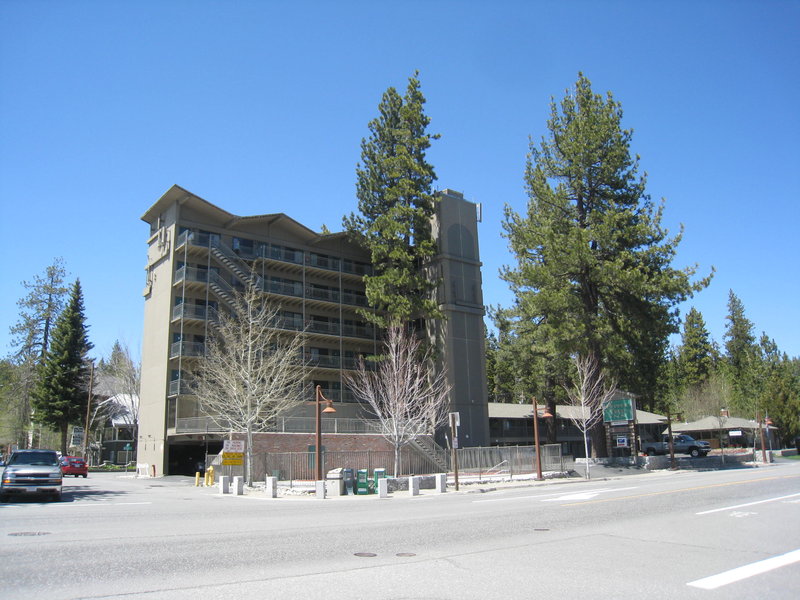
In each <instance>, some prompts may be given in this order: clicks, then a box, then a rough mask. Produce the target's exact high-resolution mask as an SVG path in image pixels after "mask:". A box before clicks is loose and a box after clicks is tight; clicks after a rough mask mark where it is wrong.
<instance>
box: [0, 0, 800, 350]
mask: <svg viewBox="0 0 800 600" xmlns="http://www.w3.org/2000/svg"><path fill="white" fill-rule="evenodd" d="M798 30H800V2H789V1H784V2H769V1H766V2H762V1H759V2H755V1H754V2H736V1H724V2H713V1H706V2H695V1H691V2H659V3H656V2H633V1H631V2H503V1H494V2H470V1H461V2H454V1H436V0H430V1H403V2H391V3H390V2H375V1H365V2H347V1H342V2H322V1H321V2H302V1H294V2H268V1H260V2H258V1H249V2H248V1H238V2H237V1H232V2H221V1H220V2H210V1H205V2H204V1H172V2H162V1H158V2H156V1H150V2H148V1H138V2H124V1H120V2H100V1H95V2H81V1H72V2H60V1H55V0H52V1H36V0H4V1H2V2H0V203H1V204H2V225H0V227H1V228H2V229H1V231H0V233H1V234H2V235H0V240H1V241H0V251H1V252H2V259H3V260H2V263H0V264H1V265H2V266H0V292H2V296H3V303H2V308H1V309H0V354H3V355H4V354H6V353H7V352H8V351H9V350H10V348H9V336H8V327H9V326H10V325H12V324H13V323H14V322H15V321H16V319H17V307H16V305H15V302H16V300H17V299H18V298H20V297H21V296H22V295H23V293H24V291H23V289H22V287H21V285H20V282H21V281H22V280H27V279H31V278H32V277H33V276H34V275H35V274H37V273H41V272H43V270H44V269H45V267H46V266H47V265H48V264H50V263H51V262H52V260H53V258H54V257H56V256H62V257H63V258H64V260H65V261H66V264H67V268H68V270H69V272H70V277H71V278H74V277H80V279H81V282H82V284H83V286H84V292H85V297H86V314H87V320H88V323H89V326H90V334H91V338H92V340H93V342H94V344H95V346H96V350H95V353H96V354H97V355H104V354H107V353H108V351H109V350H110V348H111V345H112V344H113V342H114V340H115V339H121V340H124V341H126V342H128V343H129V344H131V345H132V346H136V347H138V345H139V343H140V341H141V337H142V314H143V298H142V295H141V292H142V289H143V286H144V265H145V251H146V245H145V240H146V238H147V233H148V229H147V225H145V224H144V223H143V222H141V221H140V220H139V217H140V216H141V215H142V214H143V213H144V212H145V210H146V209H147V208H148V207H149V206H150V205H151V204H152V203H153V202H155V201H156V200H157V199H158V198H159V197H160V196H161V194H162V193H163V192H164V191H166V190H167V188H169V187H170V186H171V185H172V184H179V185H181V186H183V187H185V188H187V189H189V190H191V191H192V192H194V193H195V194H197V195H199V196H201V197H203V198H205V199H206V200H208V201H210V202H213V203H215V204H217V205H219V206H221V207H223V208H225V209H226V210H228V211H230V212H233V213H236V214H239V215H251V214H261V213H271V212H285V213H287V214H288V215H289V216H291V217H293V218H295V219H297V220H298V221H300V222H302V223H304V224H306V225H308V226H310V227H312V228H319V227H320V226H321V225H322V224H325V225H327V226H328V227H329V228H330V229H332V230H337V229H339V227H340V224H341V218H342V215H343V214H345V213H349V212H350V211H352V210H354V209H355V207H356V201H355V195H354V189H355V187H354V183H355V166H356V163H357V162H358V160H359V156H360V146H359V145H360V141H361V139H362V138H363V137H364V136H366V135H367V133H368V132H367V123H368V121H369V120H370V119H372V118H373V117H374V116H375V115H376V107H377V105H378V102H379V101H380V97H381V94H382V93H383V91H384V90H385V89H386V88H387V87H388V86H395V87H398V88H404V87H405V84H406V81H407V78H408V76H409V75H411V74H412V73H413V71H414V70H415V69H419V71H420V78H421V81H422V89H423V92H424V93H425V95H426V96H427V99H428V104H427V113H428V115H429V116H430V117H431V119H432V124H431V128H430V131H431V132H438V133H440V134H441V135H442V137H441V139H440V140H439V141H437V142H434V145H433V147H432V149H431V151H430V153H429V158H430V161H431V162H432V163H433V164H434V165H435V167H436V170H437V174H438V177H439V180H438V182H437V185H438V187H440V188H445V187H449V188H452V189H456V190H460V191H462V192H464V194H465V196H466V197H467V198H468V199H470V200H472V201H474V202H480V203H482V204H483V215H484V220H483V223H482V224H481V225H480V245H481V254H482V258H483V262H484V266H483V278H484V297H485V302H486V303H487V304H492V305H497V304H506V305H507V304H509V303H510V301H511V295H510V293H509V291H508V289H507V287H506V285H505V284H504V282H502V281H501V280H500V279H499V278H498V275H497V273H498V269H499V268H500V267H501V266H502V265H503V264H507V263H509V261H510V260H511V255H510V253H509V251H508V249H507V244H506V241H505V239H503V238H502V237H501V221H502V210H503V206H504V205H505V204H509V205H511V206H512V207H514V208H515V209H516V210H518V211H521V210H524V208H525V203H526V196H525V193H524V189H523V181H522V173H523V168H524V163H525V156H526V152H527V150H528V143H529V136H532V137H533V138H534V139H536V140H538V139H539V138H540V137H541V136H542V135H544V133H545V123H546V119H547V116H548V112H549V101H550V98H551V96H555V97H556V98H560V97H561V96H562V95H563V92H564V90H565V89H566V88H567V87H569V86H571V85H572V84H574V82H575V79H576V77H577V73H578V71H583V72H584V73H585V74H586V75H587V76H588V77H589V79H590V80H591V81H592V83H593V87H594V89H595V90H596V91H598V92H605V91H608V90H610V91H612V92H613V93H614V95H615V97H616V98H617V99H618V100H620V101H621V102H622V105H623V108H624V111H625V116H624V125H625V126H626V127H630V128H633V129H634V137H633V146H632V150H633V152H636V153H638V154H640V155H641V166H642V168H643V169H644V170H646V171H647V172H648V174H649V185H648V191H649V193H650V194H651V195H652V196H653V198H654V199H656V200H657V199H659V198H661V197H664V198H666V214H665V223H666V225H667V226H668V227H669V228H670V229H671V230H672V231H677V229H678V227H679V225H680V223H683V224H684V225H685V227H686V232H685V236H684V240H683V243H682V244H681V247H680V253H679V256H678V260H677V263H676V264H677V265H678V266H686V265H690V264H694V263H698V264H699V265H700V272H701V273H703V274H705V273H707V272H708V270H709V269H710V267H711V266H712V265H713V266H715V267H716V269H717V274H716V277H715V278H714V281H713V282H712V284H711V286H710V287H709V288H708V289H706V290H705V291H703V292H701V293H700V294H699V295H697V296H696V297H695V298H694V299H693V300H691V301H690V303H688V304H687V306H685V307H683V312H684V313H685V312H686V310H688V306H689V305H694V306H696V307H697V308H698V309H699V310H700V311H701V312H702V313H703V316H704V317H705V320H706V322H707V324H708V327H709V330H710V332H711V334H712V337H713V338H714V339H715V340H716V341H718V342H719V343H722V335H723V332H724V326H725V321H724V318H725V314H726V312H727V308H726V303H727V297H728V290H729V289H733V290H734V292H735V293H736V294H737V295H738V296H739V297H740V298H741V299H742V301H743V302H744V306H745V309H746V313H747V316H748V317H749V318H750V320H752V321H753V322H754V324H755V329H756V333H757V334H758V335H760V333H761V332H762V331H765V332H766V333H767V334H768V335H769V336H771V337H773V338H775V340H776V341H777V343H778V345H779V347H780V348H781V350H783V351H785V352H788V353H789V354H790V355H792V356H798V355H800V277H798V242H797V228H798V222H800V219H799V218H798V217H800V208H798V190H800V176H799V175H798V172H800V151H798V140H800V110H798V106H800V83H799V82H800V77H798V75H800V73H799V72H798V71H799V70H800V69H798V65H800V36H798V34H797V32H798Z"/></svg>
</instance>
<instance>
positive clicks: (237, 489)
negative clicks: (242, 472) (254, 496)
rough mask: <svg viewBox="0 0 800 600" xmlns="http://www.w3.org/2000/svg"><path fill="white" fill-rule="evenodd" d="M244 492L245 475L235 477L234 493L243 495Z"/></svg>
mask: <svg viewBox="0 0 800 600" xmlns="http://www.w3.org/2000/svg"><path fill="white" fill-rule="evenodd" d="M243 494H244V477H239V476H236V477H234V478H233V495H234V496H241V495H243Z"/></svg>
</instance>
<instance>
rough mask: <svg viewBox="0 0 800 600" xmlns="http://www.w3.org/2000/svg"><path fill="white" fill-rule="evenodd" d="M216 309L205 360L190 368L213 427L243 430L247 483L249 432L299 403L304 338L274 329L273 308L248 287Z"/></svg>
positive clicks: (275, 311) (275, 315)
mask: <svg viewBox="0 0 800 600" xmlns="http://www.w3.org/2000/svg"><path fill="white" fill-rule="evenodd" d="M232 308H233V311H232V312H230V313H225V312H224V311H220V315H219V322H218V323H217V324H216V326H215V327H214V329H213V331H212V333H211V335H210V336H209V338H208V339H207V341H206V353H205V358H204V359H202V360H199V361H198V362H197V364H196V365H195V366H194V367H193V368H190V369H189V372H190V373H191V377H192V381H193V383H192V387H193V390H194V393H195V395H196V397H197V400H198V402H199V404H200V408H201V410H202V411H203V412H204V413H205V414H207V415H208V416H209V417H211V418H212V419H213V420H214V421H215V422H216V423H217V425H219V426H220V427H224V428H226V429H229V430H230V431H232V432H233V431H236V432H244V433H245V435H246V439H247V444H246V454H247V460H246V465H245V479H246V481H247V483H248V485H249V484H252V459H253V434H254V433H258V432H261V431H265V430H267V429H268V428H269V427H270V425H271V424H273V423H274V421H275V417H277V416H278V415H280V414H281V413H284V412H285V411H287V410H289V409H291V408H293V407H295V406H297V405H299V404H301V403H302V402H303V400H304V393H305V392H307V391H308V389H307V386H306V385H305V374H304V370H303V357H302V348H303V339H304V335H303V334H297V333H296V332H292V333H291V334H287V333H286V332H281V331H280V330H279V329H277V328H276V321H277V318H278V310H279V309H278V308H277V307H274V306H272V305H270V304H269V302H268V301H267V300H266V299H265V297H264V295H263V294H262V293H261V292H260V291H259V290H258V288H256V287H255V286H253V285H250V286H248V287H247V289H246V290H245V291H244V292H242V293H238V294H236V295H235V297H234V300H233V307H232Z"/></svg>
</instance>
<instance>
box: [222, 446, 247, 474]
mask: <svg viewBox="0 0 800 600" xmlns="http://www.w3.org/2000/svg"><path fill="white" fill-rule="evenodd" d="M222 464H223V465H232V466H239V467H241V466H242V465H243V464H244V440H225V441H224V442H222Z"/></svg>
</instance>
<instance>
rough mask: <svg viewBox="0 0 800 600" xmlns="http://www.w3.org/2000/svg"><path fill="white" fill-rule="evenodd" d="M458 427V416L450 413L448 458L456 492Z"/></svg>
mask: <svg viewBox="0 0 800 600" xmlns="http://www.w3.org/2000/svg"><path fill="white" fill-rule="evenodd" d="M458 425H459V414H458V413H457V412H451V413H450V439H451V440H452V441H453V442H452V444H450V458H451V461H452V463H453V473H454V476H455V480H456V491H458Z"/></svg>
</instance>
